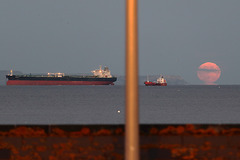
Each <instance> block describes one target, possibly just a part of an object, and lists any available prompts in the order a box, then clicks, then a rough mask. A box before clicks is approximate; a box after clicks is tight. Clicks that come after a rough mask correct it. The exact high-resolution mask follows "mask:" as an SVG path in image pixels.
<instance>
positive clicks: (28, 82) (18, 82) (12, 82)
mask: <svg viewBox="0 0 240 160" xmlns="http://www.w3.org/2000/svg"><path fill="white" fill-rule="evenodd" d="M7 85H114V83H113V82H111V81H41V80H36V81H31V80H8V81H7Z"/></svg>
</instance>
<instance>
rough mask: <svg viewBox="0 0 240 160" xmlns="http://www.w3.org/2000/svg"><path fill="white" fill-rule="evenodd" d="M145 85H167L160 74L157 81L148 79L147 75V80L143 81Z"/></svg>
mask: <svg viewBox="0 0 240 160" xmlns="http://www.w3.org/2000/svg"><path fill="white" fill-rule="evenodd" d="M144 84H145V86H167V80H166V79H165V78H163V76H160V77H159V78H158V79H157V81H153V82H152V81H149V79H148V76H147V81H145V82H144Z"/></svg>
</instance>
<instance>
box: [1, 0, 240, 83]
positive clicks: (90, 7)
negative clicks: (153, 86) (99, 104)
mask: <svg viewBox="0 0 240 160" xmlns="http://www.w3.org/2000/svg"><path fill="white" fill-rule="evenodd" d="M138 3H139V4H138V23H139V25H138V33H139V75H143V76H144V75H159V74H162V75H178V76H181V77H182V78H183V79H184V80H186V81H187V82H189V83H190V84H202V83H203V82H201V81H200V80H199V79H198V77H197V70H198V67H199V66H200V65H201V64H202V63H204V62H213V63H216V64H217V65H218V66H219V67H220V69H221V77H220V78H219V80H218V81H217V82H216V83H217V84H240V74H239V69H240V63H239V61H240V9H239V8H240V1H239V0H139V1H138ZM0 55H1V58H0V70H10V69H13V70H17V71H21V72H23V73H47V72H63V73H70V74H71V73H90V71H91V70H94V69H97V68H98V67H99V65H102V66H108V67H109V69H110V70H111V73H112V74H113V75H124V74H125V0H68V1H66V0H34V1H33V0H10V1H8V0H1V1H0Z"/></svg>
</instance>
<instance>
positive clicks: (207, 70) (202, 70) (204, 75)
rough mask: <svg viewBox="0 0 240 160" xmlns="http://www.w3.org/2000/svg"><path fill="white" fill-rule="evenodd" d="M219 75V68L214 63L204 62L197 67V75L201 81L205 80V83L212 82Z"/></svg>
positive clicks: (209, 83)
mask: <svg viewBox="0 0 240 160" xmlns="http://www.w3.org/2000/svg"><path fill="white" fill-rule="evenodd" d="M220 75H221V70H220V68H219V67H218V65H216V64H215V63H212V62H206V63H203V64H201V65H200V66H199V67H198V71H197V76H198V78H199V79H200V80H201V81H203V82H205V84H208V85H211V84H214V82H216V81H217V80H218V79H219V77H220Z"/></svg>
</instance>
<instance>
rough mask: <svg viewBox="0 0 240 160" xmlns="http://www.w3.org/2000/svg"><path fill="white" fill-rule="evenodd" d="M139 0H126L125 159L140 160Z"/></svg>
mask: <svg viewBox="0 0 240 160" xmlns="http://www.w3.org/2000/svg"><path fill="white" fill-rule="evenodd" d="M137 18H138V17H137V0H126V68H125V69H126V94H125V95H126V121H125V160H139V119H138V29H137V26H138V21H137Z"/></svg>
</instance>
